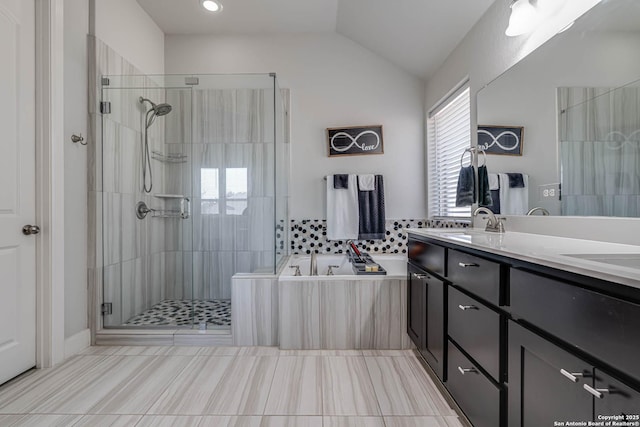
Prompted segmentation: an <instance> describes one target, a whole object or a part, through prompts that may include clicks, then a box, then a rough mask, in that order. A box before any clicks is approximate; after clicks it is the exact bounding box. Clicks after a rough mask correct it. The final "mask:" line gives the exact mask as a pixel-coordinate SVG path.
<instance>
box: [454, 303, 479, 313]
mask: <svg viewBox="0 0 640 427" xmlns="http://www.w3.org/2000/svg"><path fill="white" fill-rule="evenodd" d="M458 308H459V309H460V310H462V311H466V310H479V308H478V307H476V306H475V305H462V304H460V305H458Z"/></svg>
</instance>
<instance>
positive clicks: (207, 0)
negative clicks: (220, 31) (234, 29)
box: [201, 0, 222, 12]
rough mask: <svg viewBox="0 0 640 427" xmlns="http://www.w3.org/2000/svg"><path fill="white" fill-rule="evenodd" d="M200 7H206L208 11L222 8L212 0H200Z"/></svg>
mask: <svg viewBox="0 0 640 427" xmlns="http://www.w3.org/2000/svg"><path fill="white" fill-rule="evenodd" d="M201 3H202V7H204V8H205V9H207V10H208V11H209V12H220V11H221V10H222V5H221V4H220V3H218V2H217V1H214V0H202V2H201Z"/></svg>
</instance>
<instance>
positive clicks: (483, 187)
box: [478, 165, 493, 206]
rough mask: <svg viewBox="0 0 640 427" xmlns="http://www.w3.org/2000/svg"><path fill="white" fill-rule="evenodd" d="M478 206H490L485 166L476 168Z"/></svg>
mask: <svg viewBox="0 0 640 427" xmlns="http://www.w3.org/2000/svg"><path fill="white" fill-rule="evenodd" d="M478 204H479V205H480V206H491V205H492V204H493V201H492V200H491V189H490V188H489V171H487V167H486V166H484V165H483V166H478Z"/></svg>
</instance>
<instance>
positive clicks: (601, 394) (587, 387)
mask: <svg viewBox="0 0 640 427" xmlns="http://www.w3.org/2000/svg"><path fill="white" fill-rule="evenodd" d="M582 388H584V389H585V390H587V391H588V392H589V393H591V394H592V395H594V396H595V397H597V398H598V399H604V393H611V390H609V389H608V388H593V387H591V386H590V385H588V384H583V385H582Z"/></svg>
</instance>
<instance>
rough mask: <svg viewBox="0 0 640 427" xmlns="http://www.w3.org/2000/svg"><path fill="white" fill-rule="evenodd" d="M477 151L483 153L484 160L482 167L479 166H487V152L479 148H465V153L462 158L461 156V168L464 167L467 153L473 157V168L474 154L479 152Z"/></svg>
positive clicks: (471, 164) (470, 160) (470, 164)
mask: <svg viewBox="0 0 640 427" xmlns="http://www.w3.org/2000/svg"><path fill="white" fill-rule="evenodd" d="M477 151H480V152H481V153H482V156H483V160H484V162H483V163H482V164H481V165H478V167H480V166H485V165H486V164H487V153H485V151H484V150H482V149H481V150H478V149H477V148H475V147H473V148H465V149H464V151H463V152H462V156H460V167H464V155H465V153H469V155H470V156H471V158H470V159H469V166H473V157H474V152H477Z"/></svg>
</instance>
